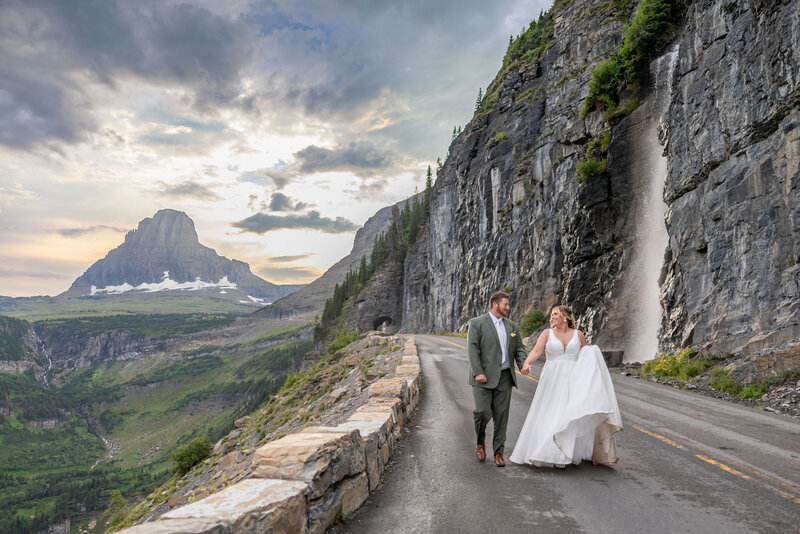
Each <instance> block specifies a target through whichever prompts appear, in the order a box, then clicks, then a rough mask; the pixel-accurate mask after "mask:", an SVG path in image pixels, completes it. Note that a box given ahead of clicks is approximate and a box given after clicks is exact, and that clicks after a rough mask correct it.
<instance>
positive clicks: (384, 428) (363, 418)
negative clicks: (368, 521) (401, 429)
mask: <svg viewBox="0 0 800 534" xmlns="http://www.w3.org/2000/svg"><path fill="white" fill-rule="evenodd" d="M391 425H392V421H391V418H387V414H386V412H385V411H384V412H383V413H381V412H362V413H361V414H359V416H358V418H357V419H355V420H352V419H351V420H347V421H345V422H344V423H342V424H341V425H339V426H338V427H337V428H342V429H351V428H356V429H358V431H359V433H360V434H361V438H362V439H363V440H364V455H365V458H366V463H367V467H366V469H367V477H368V478H369V487H370V490H374V489H375V488H376V487H377V486H378V482H380V479H381V474H382V473H383V469H384V467H385V465H386V461H385V460H384V458H383V452H382V448H383V446H384V445H385V444H386V442H387V438H388V436H389V433H390V428H391Z"/></svg>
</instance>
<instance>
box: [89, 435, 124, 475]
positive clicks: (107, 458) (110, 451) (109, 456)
mask: <svg viewBox="0 0 800 534" xmlns="http://www.w3.org/2000/svg"><path fill="white" fill-rule="evenodd" d="M89 428H91V426H90V427H89ZM92 430H94V429H92ZM94 433H95V434H97V435H98V436H99V437H100V439H102V440H103V443H105V445H106V449H108V453H107V454H106V455H105V456H104V457H102V458H100V459H98V460H97V461H96V462H95V463H94V465H93V466H92V469H94V468H95V467H97V464H99V463H100V462H107V461H110V460H111V459H112V458H113V457H114V455H115V454H116V453H117V451H118V450H119V447H118V446H117V445H116V444H115V443H113V442H111V441H109V440H108V439H107V438H106V437H105V436H104V435H102V434H101V433H100V432H98V431H97V430H94Z"/></svg>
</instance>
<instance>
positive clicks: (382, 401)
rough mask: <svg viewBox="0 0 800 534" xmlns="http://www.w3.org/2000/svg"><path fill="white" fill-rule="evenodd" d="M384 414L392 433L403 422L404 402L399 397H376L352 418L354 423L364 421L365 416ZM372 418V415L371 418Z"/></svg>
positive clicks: (388, 428)
mask: <svg viewBox="0 0 800 534" xmlns="http://www.w3.org/2000/svg"><path fill="white" fill-rule="evenodd" d="M375 413H378V414H384V415H385V416H386V417H387V418H388V424H387V430H388V431H389V432H391V431H392V429H393V428H394V426H395V425H396V424H398V423H400V422H402V421H403V415H404V409H403V401H402V400H401V399H399V398H397V397H375V398H372V399H370V400H369V402H368V403H367V404H364V405H363V406H361V407H359V408H358V409H357V410H356V411H355V412H354V413H353V414H352V415H351V416H350V417H349V419H350V420H353V421H363V420H364V417H367V416H364V415H363V414H375ZM369 417H370V418H371V417H372V416H371V415H370V416H369Z"/></svg>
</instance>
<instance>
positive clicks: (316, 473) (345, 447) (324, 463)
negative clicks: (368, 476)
mask: <svg viewBox="0 0 800 534" xmlns="http://www.w3.org/2000/svg"><path fill="white" fill-rule="evenodd" d="M253 464H254V470H253V476H254V477H256V478H277V479H282V480H301V481H303V482H306V483H307V484H308V485H309V491H310V498H311V499H315V498H318V497H321V496H322V495H324V494H325V492H326V491H327V490H328V488H329V487H330V486H332V485H334V484H336V483H337V482H338V481H340V480H342V479H343V478H345V477H348V476H353V475H355V474H356V473H359V472H361V471H363V470H364V468H365V456H364V442H363V441H362V439H361V435H360V434H359V432H358V430H342V431H339V432H335V431H329V430H325V429H317V428H315V427H310V428H306V429H305V430H303V431H302V432H300V433H298V434H289V435H288V436H285V437H283V438H281V439H279V440H275V441H273V442H271V443H267V444H266V445H264V446H262V447H260V448H259V449H258V450H256V452H255V453H254V454H253Z"/></svg>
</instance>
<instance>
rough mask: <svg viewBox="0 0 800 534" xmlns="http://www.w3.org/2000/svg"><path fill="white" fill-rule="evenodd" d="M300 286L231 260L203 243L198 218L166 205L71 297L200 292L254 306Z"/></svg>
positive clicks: (76, 286) (132, 233)
mask: <svg viewBox="0 0 800 534" xmlns="http://www.w3.org/2000/svg"><path fill="white" fill-rule="evenodd" d="M297 288H298V286H277V285H275V284H272V283H270V282H267V281H266V280H263V279H261V278H259V277H258V276H256V275H254V274H253V273H252V272H251V271H250V266H249V265H248V264H247V263H244V262H242V261H237V260H229V259H228V258H225V257H223V256H220V255H218V254H217V253H216V252H215V251H214V250H213V249H211V248H209V247H206V246H203V245H202V244H201V243H200V240H199V239H198V236H197V231H196V230H195V227H194V222H193V221H192V219H191V218H190V217H189V216H188V215H187V214H186V213H184V212H182V211H177V210H172V209H162V210H159V211H158V212H156V214H155V215H153V216H152V217H147V218H145V219H142V220H141V221H140V222H139V225H138V226H137V227H136V229H135V230H131V231H130V232H128V233H127V234H126V235H125V242H124V243H122V244H121V245H120V246H118V247H117V248H115V249H113V250H111V251H110V252H109V253H108V254H107V255H106V257H105V258H103V259H101V260H98V261H97V262H95V263H94V264H93V265H92V266H91V267H89V268H88V269H87V270H86V272H85V273H83V275H81V276H80V277H78V278H77V279H76V280H75V282H73V283H72V286H71V287H70V288H69V290H68V291H67V294H68V295H69V296H85V295H92V296H94V295H119V294H122V293H125V294H129V295H131V294H141V293H153V292H160V291H179V292H183V291H191V292H192V294H193V295H197V294H198V293H197V292H198V291H200V292H205V293H208V294H212V295H213V296H214V297H216V298H224V299H226V300H233V301H234V302H237V303H242V304H249V305H263V304H265V303H269V302H272V301H273V300H275V299H276V298H280V297H282V296H285V295H287V294H289V293H291V292H292V291H293V290H295V289H297Z"/></svg>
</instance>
